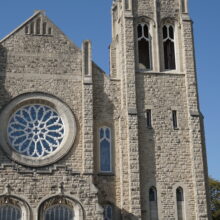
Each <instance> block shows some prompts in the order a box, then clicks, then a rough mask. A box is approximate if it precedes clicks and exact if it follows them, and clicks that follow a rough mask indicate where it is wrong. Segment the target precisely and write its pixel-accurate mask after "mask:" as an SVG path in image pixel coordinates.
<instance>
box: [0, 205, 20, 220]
mask: <svg viewBox="0 0 220 220" xmlns="http://www.w3.org/2000/svg"><path fill="white" fill-rule="evenodd" d="M0 220H21V209H20V208H19V207H17V206H15V205H11V204H5V205H1V206H0Z"/></svg>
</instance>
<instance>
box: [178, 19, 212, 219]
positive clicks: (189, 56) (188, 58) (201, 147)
mask: <svg viewBox="0 0 220 220" xmlns="http://www.w3.org/2000/svg"><path fill="white" fill-rule="evenodd" d="M182 35H183V54H184V56H185V57H184V61H185V63H184V70H185V73H186V78H185V82H186V91H187V97H188V99H187V102H188V119H189V132H190V145H191V146H190V147H191V159H192V174H193V179H194V182H193V184H194V194H195V210H196V220H207V219H210V217H209V208H208V207H209V205H208V204H207V201H208V191H207V182H206V177H207V173H206V172H207V164H206V158H205V157H206V156H205V144H204V141H203V136H202V126H201V123H202V116H201V113H200V110H199V103H198V89H197V79H196V72H195V69H196V68H195V57H194V43H193V31H192V21H191V20H190V18H189V17H188V15H184V16H183V21H182Z"/></svg>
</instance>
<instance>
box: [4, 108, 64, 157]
mask: <svg viewBox="0 0 220 220" xmlns="http://www.w3.org/2000/svg"><path fill="white" fill-rule="evenodd" d="M7 133H8V141H9V143H10V145H11V147H12V148H13V149H14V150H15V151H17V152H18V153H20V154H22V155H25V156H29V157H44V156H47V155H49V154H51V153H53V152H54V151H56V150H57V149H58V148H59V146H60V144H61V142H62V140H63V137H64V124H63V121H62V119H61V117H60V116H59V114H58V113H57V112H56V111H55V110H54V109H52V108H51V107H49V106H47V105H41V104H35V105H26V106H23V107H21V108H19V109H18V110H17V111H15V112H14V113H13V115H12V116H11V118H10V120H9V123H8V129H7Z"/></svg>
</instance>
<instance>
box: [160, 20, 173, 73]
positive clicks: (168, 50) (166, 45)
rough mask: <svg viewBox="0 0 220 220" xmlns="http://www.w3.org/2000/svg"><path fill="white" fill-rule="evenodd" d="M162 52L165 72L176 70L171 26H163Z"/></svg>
mask: <svg viewBox="0 0 220 220" xmlns="http://www.w3.org/2000/svg"><path fill="white" fill-rule="evenodd" d="M163 50H164V68H165V70H174V69H176V61H175V37H174V27H173V25H171V24H166V25H164V26H163Z"/></svg>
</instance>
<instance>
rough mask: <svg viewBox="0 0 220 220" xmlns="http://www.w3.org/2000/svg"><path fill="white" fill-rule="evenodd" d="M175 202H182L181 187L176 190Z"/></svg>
mask: <svg viewBox="0 0 220 220" xmlns="http://www.w3.org/2000/svg"><path fill="white" fill-rule="evenodd" d="M176 200H177V202H182V201H184V197H183V189H182V188H181V187H179V188H177V189H176Z"/></svg>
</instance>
